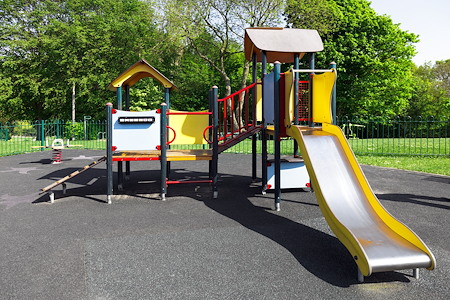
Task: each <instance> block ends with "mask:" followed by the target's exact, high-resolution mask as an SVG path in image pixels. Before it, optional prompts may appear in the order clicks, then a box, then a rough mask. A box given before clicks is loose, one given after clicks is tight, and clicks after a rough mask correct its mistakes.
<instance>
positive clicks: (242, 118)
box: [218, 83, 256, 144]
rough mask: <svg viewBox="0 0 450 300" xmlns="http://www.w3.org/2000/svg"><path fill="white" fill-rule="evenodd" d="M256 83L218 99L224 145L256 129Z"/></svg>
mask: <svg viewBox="0 0 450 300" xmlns="http://www.w3.org/2000/svg"><path fill="white" fill-rule="evenodd" d="M250 95H251V97H250ZM255 99H256V83H253V84H251V85H249V86H247V87H245V88H243V89H241V90H239V91H237V92H234V93H232V94H231V95H229V96H227V97H225V98H222V99H218V103H219V136H218V140H219V141H220V142H222V144H226V143H227V141H230V140H233V139H235V138H237V137H239V136H241V134H242V133H245V132H248V131H249V130H250V129H252V128H254V127H256V103H255Z"/></svg>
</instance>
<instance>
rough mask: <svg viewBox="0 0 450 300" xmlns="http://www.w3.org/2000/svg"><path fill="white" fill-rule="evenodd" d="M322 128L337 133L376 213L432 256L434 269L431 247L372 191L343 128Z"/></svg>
mask: <svg viewBox="0 0 450 300" xmlns="http://www.w3.org/2000/svg"><path fill="white" fill-rule="evenodd" d="M322 130H323V131H326V132H329V133H332V134H333V135H335V136H336V137H337V138H338V139H339V142H340V144H341V145H342V148H343V149H344V152H345V155H346V156H347V158H348V161H349V163H350V165H351V167H352V169H353V171H354V173H355V174H356V176H357V178H358V181H359V183H360V184H361V187H362V189H363V191H364V194H365V195H366V196H367V199H368V200H369V203H370V205H371V206H372V208H373V209H374V211H375V212H376V214H377V215H378V216H379V217H380V218H381V219H382V220H383V222H384V223H385V224H386V225H387V226H388V227H389V228H391V229H392V230H393V231H394V232H395V233H397V234H398V235H400V236H402V237H403V238H404V239H406V240H407V241H409V242H410V243H411V244H413V245H414V246H416V247H417V248H419V249H420V250H422V251H424V252H425V253H427V255H428V256H429V257H430V258H431V266H430V267H429V268H428V269H429V270H433V269H434V268H435V264H436V260H435V258H434V255H433V254H432V253H431V251H430V249H428V247H427V246H426V245H425V243H424V242H423V241H422V240H421V239H420V238H419V237H418V236H417V235H416V234H415V233H414V232H413V231H411V230H410V229H409V228H408V227H407V226H406V225H404V224H403V223H401V222H399V221H398V220H397V219H395V218H394V217H393V216H392V215H391V214H390V213H389V212H388V211H387V210H386V209H385V208H384V207H383V206H382V205H381V203H380V202H379V201H378V199H377V198H376V196H375V195H374V193H373V192H372V189H371V187H370V186H369V183H368V181H367V179H366V177H365V176H364V173H363V172H362V170H361V167H360V166H359V164H358V162H357V160H356V158H355V155H354V154H353V151H352V150H351V148H350V146H349V144H348V142H347V139H346V138H345V136H344V134H343V133H342V130H341V129H340V128H339V127H338V126H336V125H331V124H322Z"/></svg>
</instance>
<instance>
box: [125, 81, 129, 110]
mask: <svg viewBox="0 0 450 300" xmlns="http://www.w3.org/2000/svg"><path fill="white" fill-rule="evenodd" d="M125 110H130V86H129V85H126V86H125Z"/></svg>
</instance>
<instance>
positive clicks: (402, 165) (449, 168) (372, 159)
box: [356, 155, 450, 176]
mask: <svg viewBox="0 0 450 300" xmlns="http://www.w3.org/2000/svg"><path fill="white" fill-rule="evenodd" d="M356 157H357V159H358V162H359V163H360V164H365V165H371V166H379V167H389V168H395V169H402V170H410V171H419V172H426V173H432V174H441V175H447V176H450V157H443V156H439V157H428V156H370V155H357V156H356Z"/></svg>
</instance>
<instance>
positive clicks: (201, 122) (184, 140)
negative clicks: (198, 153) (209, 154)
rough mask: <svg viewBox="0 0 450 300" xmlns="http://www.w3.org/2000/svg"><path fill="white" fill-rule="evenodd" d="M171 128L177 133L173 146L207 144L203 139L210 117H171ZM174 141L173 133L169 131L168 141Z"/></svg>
mask: <svg viewBox="0 0 450 300" xmlns="http://www.w3.org/2000/svg"><path fill="white" fill-rule="evenodd" d="M170 112H176V111H174V110H171V111H170ZM169 126H170V127H171V128H173V129H174V130H175V133H176V137H175V140H174V141H173V143H172V145H192V144H207V142H206V141H205V139H204V138H203V132H204V131H205V128H206V127H208V126H209V115H170V116H169ZM206 136H208V135H207V134H206ZM172 139H173V131H172V130H170V129H169V137H168V141H171V140H172Z"/></svg>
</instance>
